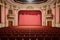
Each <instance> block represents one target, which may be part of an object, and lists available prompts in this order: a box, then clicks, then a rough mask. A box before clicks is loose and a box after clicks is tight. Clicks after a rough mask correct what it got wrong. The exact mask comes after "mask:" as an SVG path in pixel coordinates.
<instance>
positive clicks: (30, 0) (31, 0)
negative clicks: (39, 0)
mask: <svg viewBox="0 0 60 40" xmlns="http://www.w3.org/2000/svg"><path fill="white" fill-rule="evenodd" d="M26 1H27V2H33V1H34V0H26Z"/></svg>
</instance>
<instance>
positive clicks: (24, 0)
mask: <svg viewBox="0 0 60 40" xmlns="http://www.w3.org/2000/svg"><path fill="white" fill-rule="evenodd" d="M14 1H15V2H17V3H28V1H27V0H14ZM44 2H47V0H33V1H32V2H31V3H44Z"/></svg>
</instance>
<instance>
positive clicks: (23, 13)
mask: <svg viewBox="0 0 60 40" xmlns="http://www.w3.org/2000/svg"><path fill="white" fill-rule="evenodd" d="M29 12H30V13H29ZM33 12H35V13H33ZM20 15H36V16H37V15H40V19H39V20H40V25H36V26H42V12H41V11H40V10H19V11H18V26H24V25H20V24H19V21H20V19H19V17H20ZM34 20H35V19H34ZM37 21H38V20H37ZM25 26H29V25H25ZM31 26H34V25H31Z"/></svg>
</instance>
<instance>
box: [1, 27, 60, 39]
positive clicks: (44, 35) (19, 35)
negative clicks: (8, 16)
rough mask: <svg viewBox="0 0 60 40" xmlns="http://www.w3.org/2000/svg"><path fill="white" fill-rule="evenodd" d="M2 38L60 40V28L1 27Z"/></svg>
mask: <svg viewBox="0 0 60 40" xmlns="http://www.w3.org/2000/svg"><path fill="white" fill-rule="evenodd" d="M0 40H60V28H52V27H42V28H40V29H38V30H33V29H30V30H26V29H18V27H5V28H0Z"/></svg>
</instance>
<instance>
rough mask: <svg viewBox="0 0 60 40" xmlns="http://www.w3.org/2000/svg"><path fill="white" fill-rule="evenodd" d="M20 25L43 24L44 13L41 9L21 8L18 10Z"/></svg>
mask: <svg viewBox="0 0 60 40" xmlns="http://www.w3.org/2000/svg"><path fill="white" fill-rule="evenodd" d="M18 25H19V26H42V13H41V11H40V10H20V11H19V12H18Z"/></svg>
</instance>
